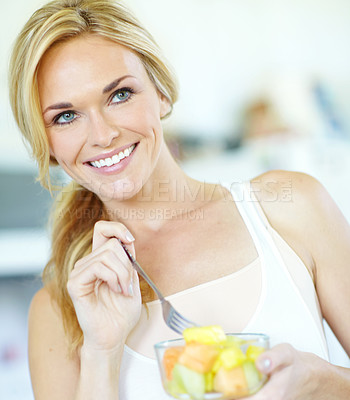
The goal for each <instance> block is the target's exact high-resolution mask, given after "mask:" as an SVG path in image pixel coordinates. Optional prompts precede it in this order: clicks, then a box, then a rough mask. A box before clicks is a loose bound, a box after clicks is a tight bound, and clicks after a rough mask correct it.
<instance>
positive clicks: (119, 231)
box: [92, 221, 135, 256]
mask: <svg viewBox="0 0 350 400" xmlns="http://www.w3.org/2000/svg"><path fill="white" fill-rule="evenodd" d="M113 237H115V238H117V239H120V240H121V241H122V242H123V243H124V244H125V245H126V246H127V247H128V249H129V250H130V251H131V253H132V254H133V256H135V250H134V246H133V245H132V243H133V241H134V240H135V239H134V237H133V235H132V234H131V232H130V231H129V230H128V229H127V227H126V226H125V225H123V224H122V223H120V222H114V221H98V222H96V224H95V227H94V234H93V238H92V251H94V250H95V249H97V248H98V247H100V246H102V245H103V244H104V243H106V242H107V241H108V240H109V239H110V238H113Z"/></svg>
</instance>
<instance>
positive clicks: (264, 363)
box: [258, 358, 271, 373]
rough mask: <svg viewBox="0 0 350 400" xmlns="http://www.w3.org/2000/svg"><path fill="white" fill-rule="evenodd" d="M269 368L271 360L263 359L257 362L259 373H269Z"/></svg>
mask: <svg viewBox="0 0 350 400" xmlns="http://www.w3.org/2000/svg"><path fill="white" fill-rule="evenodd" d="M270 367H271V360H270V359H269V358H263V359H262V360H259V361H258V368H259V369H260V371H261V372H265V373H267V372H269V370H270Z"/></svg>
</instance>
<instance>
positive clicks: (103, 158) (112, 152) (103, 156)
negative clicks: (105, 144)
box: [85, 142, 138, 165]
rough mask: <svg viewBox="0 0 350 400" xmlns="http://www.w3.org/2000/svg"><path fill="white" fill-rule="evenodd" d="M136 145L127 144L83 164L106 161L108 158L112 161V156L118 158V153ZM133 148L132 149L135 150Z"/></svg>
mask: <svg viewBox="0 0 350 400" xmlns="http://www.w3.org/2000/svg"><path fill="white" fill-rule="evenodd" d="M137 144H138V142H137V143H130V144H127V145H125V146H122V147H119V148H118V149H115V150H113V151H110V152H108V153H104V154H99V155H98V156H95V157H93V158H91V159H89V160H87V161H85V163H88V164H91V165H92V163H93V162H95V161H100V160H107V159H108V158H110V159H112V158H113V157H114V156H119V154H120V153H123V152H124V151H125V150H126V149H130V148H131V147H132V146H135V147H136V145H137ZM135 147H134V148H135Z"/></svg>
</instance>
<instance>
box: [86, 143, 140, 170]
mask: <svg viewBox="0 0 350 400" xmlns="http://www.w3.org/2000/svg"><path fill="white" fill-rule="evenodd" d="M135 147H136V144H132V145H131V146H130V147H128V148H127V149H125V150H123V151H120V152H119V153H118V154H115V155H114V156H113V157H107V158H101V159H100V160H97V161H91V162H90V163H89V164H90V165H92V166H93V167H94V168H102V167H111V166H112V165H116V164H119V163H120V162H121V161H122V160H124V158H128V157H129V156H130V154H131V153H132V152H133V151H134V150H135Z"/></svg>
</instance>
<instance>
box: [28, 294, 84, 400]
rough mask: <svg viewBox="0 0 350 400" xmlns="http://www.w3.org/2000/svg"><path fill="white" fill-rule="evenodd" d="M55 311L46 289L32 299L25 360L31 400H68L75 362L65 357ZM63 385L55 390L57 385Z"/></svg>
mask: <svg viewBox="0 0 350 400" xmlns="http://www.w3.org/2000/svg"><path fill="white" fill-rule="evenodd" d="M68 350H69V346H68V340H67V337H66V334H65V331H64V328H63V323H62V318H61V315H60V312H59V309H58V307H57V305H56V304H55V302H54V301H53V300H52V298H51V295H50V292H49V291H48V289H47V288H45V287H44V288H42V289H40V290H39V291H38V292H37V293H36V294H35V295H34V297H33V299H32V302H31V305H30V309H29V321H28V356H29V368H30V375H31V380H32V386H33V391H34V395H35V399H47V398H51V399H56V398H57V399H58V398H61V399H62V398H66V399H70V398H72V394H73V393H74V390H75V384H76V382H77V377H78V373H79V360H78V358H77V357H71V356H70V355H69V351H68ZM60 382H62V383H63V384H62V385H60V386H59V389H58V388H57V384H59V383H60Z"/></svg>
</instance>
